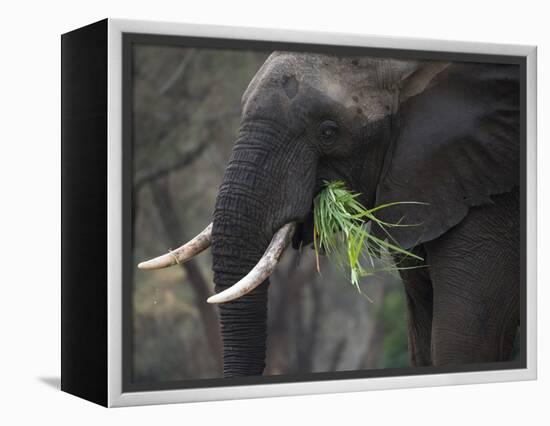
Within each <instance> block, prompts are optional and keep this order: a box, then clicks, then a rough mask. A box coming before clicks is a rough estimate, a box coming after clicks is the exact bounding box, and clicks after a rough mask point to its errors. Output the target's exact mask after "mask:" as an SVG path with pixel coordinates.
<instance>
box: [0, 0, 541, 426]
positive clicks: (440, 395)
mask: <svg viewBox="0 0 550 426" xmlns="http://www.w3.org/2000/svg"><path fill="white" fill-rule="evenodd" d="M267 3H268V2H260V1H259V0H256V1H255V2H245V1H237V0H231V1H218V2H211V1H189V0H188V1H185V0H179V1H166V0H155V1H149V2H138V1H135V0H134V1H129V0H126V1H113V0H111V1H105V0H94V1H88V2H77V1H74V0H73V1H71V2H69V1H35V2H30V1H24V0H20V1H18V2H10V3H8V2H4V3H3V4H2V6H1V8H2V13H1V16H2V18H3V19H2V25H1V26H0V31H1V32H2V38H1V41H2V44H1V48H0V58H1V64H0V108H1V109H2V111H1V115H0V116H1V117H2V119H1V121H0V122H1V123H2V124H1V127H0V129H1V130H2V131H1V133H0V135H1V140H0V152H1V155H0V185H1V188H0V197H1V198H0V199H1V200H2V209H1V210H0V215H1V220H0V259H2V262H1V263H0V266H2V267H3V271H2V272H1V274H0V276H1V277H2V282H1V287H0V358H1V359H0V372H1V373H0V392H1V394H2V395H1V397H0V407H1V408H0V422H1V423H3V424H19V423H23V422H24V421H25V423H26V421H27V420H34V421H36V422H46V423H49V422H50V421H51V422H53V421H55V422H59V423H60V424H74V423H78V424H84V425H87V424H93V425H98V424H149V425H150V424H157V425H158V424H165V423H168V422H170V423H172V422H178V423H180V424H183V423H185V424H201V423H203V424H209V423H214V422H222V421H227V420H230V423H233V422H235V423H236V422H237V421H239V422H241V423H242V424H248V423H250V424H252V422H254V423H261V424H266V425H270V424H277V425H280V424H281V422H284V421H286V422H292V424H297V422H298V421H300V422H302V421H303V422H308V423H310V422H311V423H313V422H318V421H322V422H323V423H327V424H335V423H336V424H341V425H343V424H344V423H347V424H354V425H355V424H361V423H362V424H371V425H375V424H378V425H380V424H396V423H397V422H399V423H401V424H417V423H418V424H420V423H421V422H422V423H424V421H425V420H426V421H425V423H427V424H437V425H442V424H445V425H455V424H456V425H464V424H465V423H466V424H468V422H471V424H476V425H481V424H489V423H491V424H493V423H496V422H502V424H518V423H521V422H522V420H528V419H531V420H530V421H529V423H530V424H542V419H543V418H544V417H546V419H548V418H549V417H550V416H549V415H548V406H547V404H548V397H546V398H545V397H543V392H545V391H546V392H547V393H548V392H549V391H550V385H549V380H550V378H549V374H550V373H549V372H548V368H549V363H548V361H547V358H548V357H549V353H548V341H549V337H550V336H549V333H548V332H547V324H550V307H549V306H550V305H549V297H548V289H547V288H546V281H547V278H548V273H547V272H546V270H545V265H546V263H547V261H546V255H548V254H549V247H548V243H547V239H546V238H544V237H545V236H547V235H548V229H549V226H548V225H547V224H545V223H542V222H541V223H540V224H539V259H540V262H539V306H540V309H539V330H540V332H539V380H538V381H537V382H525V383H511V384H510V383H509V384H496V385H475V386H460V387H445V388H431V389H414V390H398V391H385V392H369V393H358V394H339V395H325V396H310V397H293V398H279V399H263V400H252V401H251V400H248V401H236V402H218V403H208V404H205V403H203V404H193V405H172V406H162V407H141V408H131V409H127V408H124V409H115V410H105V409H101V408H99V407H96V406H93V405H92V404H90V403H87V402H84V401H82V400H79V399H77V398H74V397H71V396H69V395H66V394H63V393H61V392H59V391H57V390H55V389H54V388H52V386H50V385H48V382H52V381H54V382H55V378H56V377H59V356H60V355H59V345H60V343H59V340H60V337H59V321H60V315H59V311H60V306H59V295H60V285H59V281H60V271H59V253H60V249H59V241H60V238H59V233H60V229H59V214H60V208H59V206H60V190H59V179H60V143H59V139H60V42H59V41H60V39H59V35H60V34H61V33H63V32H65V31H68V30H70V29H74V28H76V27H79V26H82V25H85V24H87V23H90V22H92V21H95V20H98V19H101V18H104V17H117V18H132V19H152V20H164V21H184V22H195V23H211V24H229V25H243V26H258V27H277V28H293V29H305V30H316V31H318V30H327V31H338V32H358V33H368V34H378V35H395V36H414V37H428V38H442V39H459V40H469V41H486V42H499V43H522V44H536V45H538V46H539V77H540V78H539V112H538V115H539V139H538V140H539V159H540V161H539V164H541V167H540V173H539V188H541V190H540V191H539V218H542V217H544V215H545V213H548V208H547V207H548V199H547V197H545V196H544V195H545V194H544V191H543V189H542V188H545V187H548V186H549V184H550V182H549V179H550V176H549V172H548V169H547V168H546V167H545V166H544V160H547V159H548V153H549V152H548V151H549V149H548V146H547V145H546V144H545V142H546V140H545V139H546V137H547V136H548V125H547V122H545V120H543V118H544V117H545V116H546V117H547V116H548V114H549V113H550V111H549V107H548V96H547V95H548V93H547V91H548V79H545V77H546V75H545V74H548V72H549V69H550V66H549V58H548V56H547V55H546V49H548V48H550V37H549V36H548V34H549V31H548V28H549V27H550V22H549V20H548V16H549V14H548V12H547V11H545V10H544V4H545V2H543V1H527V0H523V1H520V2H518V1H514V2H507V1H504V0H500V1H483V2H482V1H481V0H477V1H469V0H460V1H459V0H455V1H453V2H449V3H445V2H443V1H442V0H439V1H421V0H414V1H411V0H408V1H407V0H404V1H400V0H390V1H378V2H373V4H370V5H369V4H367V2H366V1H357V2H352V1H345V0H338V1H332V2H326V1H325V2H323V1H321V0H317V1H313V2H310V4H308V3H306V2H304V1H302V2H300V1H298V0H276V1H274V2H270V3H271V4H270V5H267ZM354 3H357V4H361V7H357V6H355V5H354ZM545 113H546V114H545ZM8 259H9V261H8ZM533 416H535V418H537V417H538V418H539V421H536V420H535V418H533ZM6 417H11V418H12V420H11V421H8V422H6V421H5V418H6ZM547 421H548V420H547ZM199 422H200V423H199Z"/></svg>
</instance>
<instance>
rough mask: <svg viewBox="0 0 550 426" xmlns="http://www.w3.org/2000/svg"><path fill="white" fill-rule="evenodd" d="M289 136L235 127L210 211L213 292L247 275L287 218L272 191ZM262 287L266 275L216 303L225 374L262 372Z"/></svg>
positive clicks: (264, 312) (275, 189)
mask: <svg viewBox="0 0 550 426" xmlns="http://www.w3.org/2000/svg"><path fill="white" fill-rule="evenodd" d="M289 139H290V137H289V136H286V135H285V133H284V131H283V129H274V128H273V127H270V126H260V125H252V126H246V125H245V126H243V128H242V129H241V132H240V134H239V138H238V140H237V142H236V144H235V147H234V149H233V154H232V156H231V159H230V161H229V164H228V166H227V168H226V171H225V176H224V179H223V182H222V184H221V186H220V190H219V193H218V197H217V199H216V206H215V210H214V221H213V227H212V258H213V272H214V283H215V285H216V293H218V294H219V293H220V292H222V291H224V290H226V289H228V288H229V287H231V286H233V285H234V284H235V283H237V282H239V281H240V280H241V279H242V278H243V277H245V276H246V275H248V274H249V272H250V271H251V270H253V269H254V268H255V267H256V265H257V264H258V262H259V261H260V259H262V256H263V255H264V252H265V251H266V249H267V248H268V246H270V242H271V241H272V238H273V237H274V235H275V234H277V231H278V230H279V229H280V228H281V227H283V226H284V225H285V223H287V222H290V221H291V220H292V219H293V218H292V217H291V216H292V215H291V214H290V215H289V214H288V213H289V211H284V210H281V206H283V205H285V203H283V202H282V200H281V198H280V196H278V195H277V194H278V193H279V192H280V187H281V185H282V180H284V178H283V176H284V174H285V173H286V172H287V171H288V170H287V169H288V163H289V162H288V160H286V158H287V156H288V152H285V150H284V149H283V147H282V145H283V144H287V143H288V141H289ZM282 152H284V154H283V153H282ZM287 201H288V200H287ZM285 208H287V209H288V203H287V204H286V207H285ZM292 231H293V228H292ZM290 235H291V234H290ZM286 238H287V241H286V242H288V236H287V237H286ZM274 240H275V239H274ZM268 286H269V278H266V279H265V281H264V282H263V284H261V285H259V286H257V287H255V288H254V289H253V290H252V291H250V292H249V293H247V294H244V295H242V297H240V298H238V299H236V300H232V301H230V302H227V303H222V304H220V305H219V309H220V321H221V332H222V337H223V345H224V376H226V377H231V376H243V375H260V374H262V372H263V370H264V366H265V351H266V337H267V290H268Z"/></svg>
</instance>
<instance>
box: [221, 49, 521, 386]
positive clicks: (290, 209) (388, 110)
mask: <svg viewBox="0 0 550 426" xmlns="http://www.w3.org/2000/svg"><path fill="white" fill-rule="evenodd" d="M518 110H519V70H518V68H517V67H515V66H509V65H496V64H474V63H471V64H468V63H443V62H422V61H420V62H419V61H402V60H395V59H377V58H367V57H335V56H328V55H318V54H304V53H286V52H276V53H274V54H272V55H271V56H270V57H269V58H268V59H267V61H266V62H265V64H264V65H263V66H262V68H261V69H260V70H259V71H258V73H257V74H256V76H255V77H254V79H253V80H252V82H251V83H250V85H249V87H248V89H247V90H246V92H245V94H244V95H243V99H242V123H241V128H240V130H239V134H238V137H237V140H236V143H235V146H234V149H233V153H232V156H231V159H230V161H229V163H228V166H227V169H226V171H225V176H224V179H223V182H222V184H221V186H220V189H219V194H218V197H217V200H216V206H215V211H214V221H213V231H212V236H213V241H212V254H213V271H214V281H215V284H216V291H217V292H220V291H222V290H224V289H226V288H227V287H228V286H231V285H232V284H234V283H235V282H237V281H238V280H239V279H240V278H242V277H243V276H244V275H246V274H247V273H248V272H249V271H250V269H251V268H252V267H253V266H254V265H255V264H256V263H257V261H258V260H259V259H260V257H261V256H262V254H263V252H264V250H265V249H266V247H267V246H268V244H269V242H270V240H271V238H272V236H273V234H274V233H275V232H276V231H277V230H278V229H279V228H280V227H281V226H282V225H284V224H285V223H288V222H291V221H296V222H298V223H299V227H298V231H297V233H296V235H295V237H294V242H293V245H294V246H295V248H296V247H298V246H299V245H300V244H308V243H310V242H311V232H312V223H311V215H312V202H313V198H314V196H315V195H316V194H317V193H318V191H319V190H320V189H321V186H322V182H323V181H324V180H334V179H339V180H343V181H345V183H346V185H347V186H348V188H350V189H351V190H353V191H355V192H360V193H361V194H362V195H361V198H360V201H361V202H362V203H363V204H364V205H366V206H367V207H372V206H375V205H380V204H382V203H387V202H393V201H418V202H423V203H426V204H425V205H401V206H397V207H394V208H391V209H390V208H388V209H385V210H381V211H380V217H381V219H383V220H385V221H387V222H393V223H395V222H397V221H399V220H401V219H402V220H403V223H408V224H416V226H413V227H406V228H394V229H393V230H392V236H393V237H394V238H395V239H396V240H397V241H398V243H399V244H400V245H401V246H402V247H403V248H406V249H410V250H413V251H414V252H416V253H419V254H420V255H421V256H422V257H423V258H424V259H425V260H424V262H423V265H424V266H425V267H422V268H418V269H413V270H408V271H404V272H403V273H402V278H403V281H404V286H405V291H406V296H407V308H408V329H409V349H410V357H411V363H412V365H413V366H420V365H453V364H462V363H472V362H491V361H502V360H507V359H509V357H510V353H511V349H512V345H513V340H514V336H515V332H516V329H517V326H518V324H519V271H520V266H519V196H518V181H519V112H518ZM374 232H377V233H378V234H381V231H380V230H379V229H374ZM380 236H382V235H380ZM416 265H418V264H416ZM268 287H269V282H268V280H266V282H264V283H263V284H262V285H260V286H259V287H258V288H256V289H255V290H254V291H252V292H251V293H249V294H248V295H246V296H244V297H242V298H240V299H238V300H236V301H233V302H229V303H225V304H222V305H220V319H221V328H222V335H223V342H224V375H225V376H242V375H258V374H262V372H263V369H264V366H265V351H266V316H267V308H266V307H267V296H268V294H267V293H268Z"/></svg>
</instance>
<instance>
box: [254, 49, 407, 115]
mask: <svg viewBox="0 0 550 426" xmlns="http://www.w3.org/2000/svg"><path fill="white" fill-rule="evenodd" d="M397 65H399V64H397ZM400 72H401V70H400V67H397V66H396V63H395V62H394V61H393V60H390V59H380V58H371V57H339V56H333V55H322V54H311V53H296V52H275V53H273V54H272V55H271V56H270V57H269V58H268V59H267V61H266V62H265V63H264V65H263V66H262V68H261V69H260V70H259V71H258V73H257V74H256V76H255V77H254V79H253V80H252V82H251V83H250V85H249V87H248V89H247V91H246V92H245V94H244V96H243V101H246V99H247V98H249V97H250V96H251V95H253V94H254V93H256V92H258V91H264V90H273V89H275V90H279V89H283V90H284V93H286V95H287V96H288V97H289V98H294V97H295V96H296V95H297V94H299V93H302V94H305V93H309V94H311V93H312V91H311V90H306V89H313V90H314V91H315V92H318V93H320V94H322V95H323V96H326V97H328V98H330V99H332V100H333V101H334V102H337V103H338V104H340V105H342V106H344V107H345V108H347V109H353V112H354V114H362V115H364V116H366V117H369V118H370V117H377V116H384V115H387V114H388V113H389V112H391V111H392V110H393V98H394V92H395V90H394V89H395V87H396V83H397V82H398V81H399V78H398V74H399V73H400Z"/></svg>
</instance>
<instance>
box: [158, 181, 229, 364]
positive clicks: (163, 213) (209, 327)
mask: <svg viewBox="0 0 550 426" xmlns="http://www.w3.org/2000/svg"><path fill="white" fill-rule="evenodd" d="M151 191H152V193H153V198H154V200H155V205H156V207H157V210H158V213H159V217H160V219H161V222H162V228H163V229H164V234H165V236H166V239H167V241H168V243H169V244H170V247H171V248H174V249H175V248H176V247H179V246H180V245H181V244H182V243H183V242H185V241H187V239H188V238H187V237H188V236H187V235H186V232H185V231H184V229H183V227H182V225H181V221H180V220H179V218H178V216H177V215H176V212H175V207H174V205H173V202H172V197H171V196H170V190H169V185H168V179H166V178H162V179H157V180H155V181H154V183H153V184H152V186H151ZM180 267H182V268H183V270H184V271H185V273H186V275H187V278H188V279H189V282H190V284H191V287H192V288H193V290H194V292H195V294H196V295H197V299H198V300H197V307H198V309H199V313H200V316H201V319H202V323H203V326H204V329H205V332H206V340H207V342H208V345H209V347H210V351H211V353H212V356H213V358H214V359H215V362H216V366H217V368H218V370H219V372H220V373H221V371H222V344H221V334H220V328H219V321H218V316H217V314H216V311H215V310H214V307H213V306H212V305H209V304H208V303H206V299H208V297H210V296H211V294H210V291H209V287H208V283H207V281H206V280H205V278H204V276H203V275H202V272H201V270H200V268H199V266H198V265H197V262H196V260H195V259H191V260H189V261H188V262H185V263H183V264H181V265H180Z"/></svg>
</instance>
